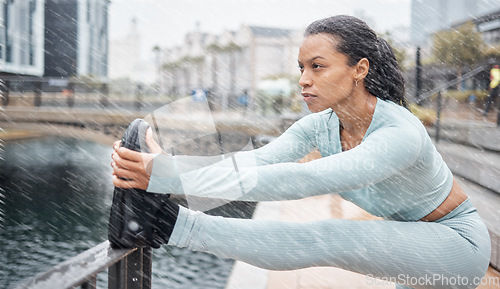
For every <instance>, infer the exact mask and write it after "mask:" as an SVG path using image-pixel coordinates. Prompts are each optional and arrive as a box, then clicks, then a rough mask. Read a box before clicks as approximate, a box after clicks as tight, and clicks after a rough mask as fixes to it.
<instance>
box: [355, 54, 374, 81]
mask: <svg viewBox="0 0 500 289" xmlns="http://www.w3.org/2000/svg"><path fill="white" fill-rule="evenodd" d="M369 69H370V62H369V61H368V59H366V58H361V59H360V60H359V61H358V63H357V64H356V70H355V71H354V78H355V79H357V80H363V79H364V78H365V77H366V75H367V74H368V70H369Z"/></svg>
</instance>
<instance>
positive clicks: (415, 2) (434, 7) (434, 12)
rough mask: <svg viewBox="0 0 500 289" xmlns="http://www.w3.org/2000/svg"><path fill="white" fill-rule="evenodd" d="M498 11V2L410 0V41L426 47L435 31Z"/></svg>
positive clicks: (488, 0)
mask: <svg viewBox="0 0 500 289" xmlns="http://www.w3.org/2000/svg"><path fill="white" fill-rule="evenodd" d="M499 9H500V1H499V0H412V2H411V24H410V37H411V41H412V43H413V44H414V45H417V46H428V45H429V43H430V40H431V36H432V35H433V34H434V33H435V32H436V31H439V30H442V29H448V28H449V27H451V26H452V25H453V24H454V23H457V22H461V21H464V20H466V19H471V18H476V17H479V16H481V15H484V14H486V13H489V12H491V11H496V10H499Z"/></svg>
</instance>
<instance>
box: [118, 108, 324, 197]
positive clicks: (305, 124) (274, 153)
mask: <svg viewBox="0 0 500 289" xmlns="http://www.w3.org/2000/svg"><path fill="white" fill-rule="evenodd" d="M310 118H312V116H306V117H304V118H303V119H301V120H299V121H298V122H296V123H294V124H293V125H292V126H291V127H290V128H289V129H288V130H287V131H286V132H285V133H283V134H282V135H281V136H279V137H278V138H277V139H276V140H274V141H273V142H271V143H269V144H267V145H265V146H263V147H261V148H259V149H255V150H251V151H242V152H237V153H230V154H226V155H223V156H220V155H219V156H209V157H200V156H175V157H172V156H170V155H167V154H164V153H163V154H162V153H158V152H161V149H159V146H158V144H156V143H155V141H154V140H153V137H152V134H151V131H150V130H149V131H148V134H147V136H146V142H147V143H148V146H149V147H150V148H155V149H154V150H152V151H153V152H155V153H156V154H147V153H139V152H135V151H131V150H128V149H125V148H120V147H119V142H116V143H115V145H114V149H115V153H113V155H112V158H113V161H112V163H111V165H112V167H113V169H114V171H113V176H114V179H113V183H114V185H115V186H118V187H123V188H140V189H144V190H146V189H150V190H151V189H152V190H154V191H162V190H163V189H162V188H161V187H162V186H164V184H163V181H161V180H160V179H165V178H166V179H169V178H171V177H172V176H173V175H177V174H179V173H186V172H190V171H195V170H198V169H203V168H209V167H210V168H224V167H225V168H229V170H233V171H239V170H240V168H242V167H256V166H262V165H268V164H274V163H281V162H295V161H298V160H300V159H301V158H302V157H304V156H305V155H307V154H308V153H309V152H311V151H312V150H313V149H314V148H315V146H316V145H315V141H314V139H313V138H311V137H310V134H312V133H308V132H311V131H313V129H312V128H311V126H313V125H314V122H311V121H308V119H310ZM153 159H154V161H153ZM153 162H154V163H155V165H154V166H153ZM150 180H151V183H153V184H155V185H152V184H151V183H150ZM171 185H172V184H170V186H171ZM177 193H178V194H181V192H177Z"/></svg>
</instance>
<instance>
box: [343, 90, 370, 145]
mask: <svg viewBox="0 0 500 289" xmlns="http://www.w3.org/2000/svg"><path fill="white" fill-rule="evenodd" d="M376 105H377V98H376V97H375V96H373V95H371V94H369V93H368V92H366V94H364V95H360V96H358V97H353V98H351V99H350V100H349V101H348V103H346V104H343V105H342V106H339V107H337V108H335V109H334V112H335V114H336V115H337V116H338V118H339V121H340V138H341V141H342V142H343V147H344V149H345V150H348V149H351V148H353V147H355V146H356V145H358V144H359V143H361V141H362V140H363V138H364V136H365V134H366V131H367V130H368V127H369V126H370V124H371V122H372V118H373V114H374V112H375V107H376ZM344 144H345V146H344Z"/></svg>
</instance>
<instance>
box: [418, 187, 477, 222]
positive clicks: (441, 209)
mask: <svg viewBox="0 0 500 289" xmlns="http://www.w3.org/2000/svg"><path fill="white" fill-rule="evenodd" d="M465 200H467V195H466V194H465V192H464V190H463V189H462V187H461V186H460V185H459V184H458V182H457V181H456V180H455V179H453V186H452V188H451V192H450V194H449V195H448V197H446V199H445V200H444V202H443V203H442V204H441V205H439V206H438V207H437V208H436V209H435V210H434V211H432V212H431V213H430V214H428V215H427V216H425V217H423V218H422V219H420V221H424V222H434V221H436V220H439V219H441V218H442V217H444V216H446V215H447V214H448V213H450V212H451V211H453V210H454V209H455V208H456V207H458V206H459V205H460V204H462V203H463V202H465Z"/></svg>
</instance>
